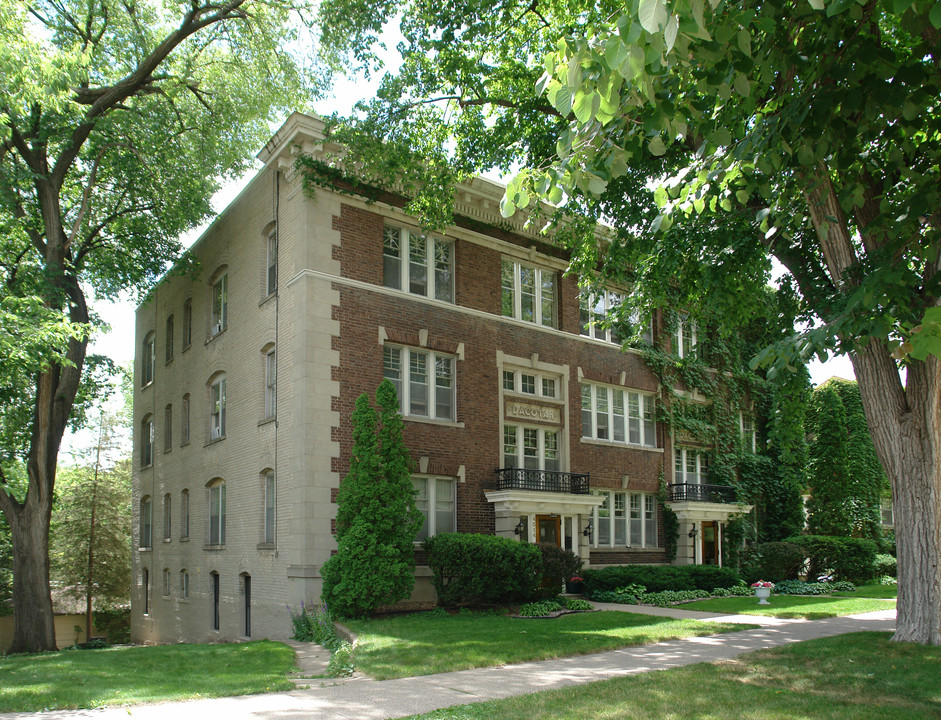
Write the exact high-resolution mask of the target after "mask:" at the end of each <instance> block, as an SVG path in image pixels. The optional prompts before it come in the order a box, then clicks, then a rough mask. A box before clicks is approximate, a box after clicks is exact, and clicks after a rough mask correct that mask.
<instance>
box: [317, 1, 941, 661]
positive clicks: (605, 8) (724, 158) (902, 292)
mask: <svg viewBox="0 0 941 720" xmlns="http://www.w3.org/2000/svg"><path fill="white" fill-rule="evenodd" d="M329 5H330V6H331V8H332V11H333V14H334V15H337V13H336V8H337V6H345V5H353V6H360V5H362V3H358V2H356V0H331V2H330V3H329ZM400 11H401V12H403V17H404V20H403V22H402V28H403V35H404V37H405V43H404V47H405V49H406V51H407V56H406V60H405V62H404V63H403V69H402V71H401V73H400V75H399V78H398V79H396V80H395V81H392V82H390V83H389V84H388V86H387V90H386V93H385V98H384V100H385V103H386V105H387V107H390V108H391V110H389V111H388V112H387V113H386V114H385V115H384V116H383V117H384V118H385V120H386V121H396V120H400V119H401V118H402V117H403V111H404V110H405V109H406V108H407V107H408V106H409V105H410V108H411V113H410V114H411V115H412V116H413V117H418V118H421V117H424V116H430V115H434V113H432V112H431V110H430V108H432V107H434V106H435V105H440V104H441V103H449V105H448V106H447V110H446V112H443V113H438V114H437V115H434V117H435V121H436V122H438V123H439V127H440V126H441V125H443V124H448V123H449V124H450V127H451V128H453V129H455V131H456V133H457V138H456V139H455V140H454V141H453V142H452V144H451V145H450V146H449V147H451V148H453V149H454V151H455V157H457V158H458V159H462V158H466V157H468V156H469V155H470V154H473V153H476V154H477V155H478V156H480V157H484V156H485V155H486V154H487V153H488V152H489V153H491V154H492V155H497V154H498V153H499V150H497V149H495V148H494V145H493V144H488V141H489V140H492V138H493V137H494V134H493V132H494V130H496V131H499V130H500V129H501V128H508V129H511V130H512V129H514V128H515V129H516V138H517V139H516V141H515V144H512V143H511V144H505V145H503V147H504V148H507V147H508V148H510V150H511V151H512V150H516V151H517V152H510V153H508V154H507V153H504V154H503V155H498V156H497V160H496V161H495V162H494V163H493V164H497V165H502V166H503V167H511V166H512V164H513V162H523V163H524V164H526V165H527V167H526V168H524V170H523V171H522V172H521V173H519V174H518V175H517V176H516V177H515V178H514V180H513V181H511V183H510V184H509V186H508V189H507V192H506V196H505V199H504V211H505V212H506V213H507V214H512V213H513V212H515V211H516V210H517V209H523V208H527V207H532V203H533V201H534V200H535V199H536V198H538V197H542V198H546V199H549V200H550V201H551V202H553V203H558V204H561V205H563V206H564V207H565V208H566V209H569V210H571V214H572V215H573V216H575V215H576V214H577V212H578V211H579V210H581V209H583V208H584V207H585V206H586V205H590V204H591V199H592V198H595V197H600V198H604V197H605V196H607V197H609V198H611V197H612V192H613V193H615V194H617V192H618V191H621V190H623V189H624V187H625V186H624V183H623V181H624V179H625V178H630V177H631V176H632V175H633V174H635V173H636V168H637V167H647V168H651V167H655V164H652V163H651V158H652V157H653V158H663V159H665V160H667V161H668V162H667V163H666V164H665V165H664V166H663V170H662V171H661V172H660V173H659V174H658V173H656V172H654V173H648V174H647V175H646V177H647V180H648V182H647V184H646V185H645V184H644V183H637V182H634V183H629V184H628V185H629V187H630V188H632V190H631V191H632V192H641V193H642V192H644V191H645V190H646V188H648V187H649V186H650V185H653V184H656V185H658V187H657V190H656V195H657V200H658V202H659V204H660V206H661V207H662V212H660V213H656V212H654V213H652V216H651V218H650V222H649V223H645V224H644V226H643V227H644V228H645V232H639V233H638V234H637V237H636V238H635V242H633V243H627V242H622V243H615V244H614V245H613V246H612V248H611V250H610V251H609V254H608V256H607V260H608V262H615V263H618V262H624V261H628V262H631V263H632V267H633V268H634V269H635V270H637V269H639V270H641V271H643V272H646V271H647V270H648V269H649V268H651V267H656V266H657V265H658V264H661V263H662V262H663V260H664V258H670V257H675V256H676V255H678V254H680V255H686V256H689V257H695V256H698V257H699V258H700V259H701V260H703V261H705V263H706V264H707V265H711V266H713V267H714V268H720V269H722V270H723V271H726V275H727V276H729V275H731V276H734V277H736V278H737V279H738V282H740V283H741V282H745V281H748V280H749V279H752V278H754V277H756V276H758V275H759V274H760V273H756V272H755V268H756V263H755V261H754V258H755V257H756V256H758V257H764V258H767V257H769V256H774V257H776V258H777V259H778V261H780V263H781V264H782V265H783V266H784V267H785V268H786V269H787V270H788V271H789V282H790V283H791V286H792V287H793V288H794V289H795V291H796V292H797V294H798V296H799V298H800V300H801V301H802V303H803V308H804V311H805V313H806V316H807V318H808V319H809V320H811V321H812V322H813V323H814V325H813V327H812V329H810V330H808V331H807V332H804V333H803V334H801V335H799V336H797V337H794V338H791V340H790V341H789V342H787V343H784V344H776V345H775V346H774V347H773V348H769V349H768V350H767V351H766V352H763V353H762V354H760V355H759V358H758V362H760V363H762V364H763V365H764V366H765V367H770V368H771V369H772V371H774V370H780V369H785V368H788V366H791V367H794V366H795V365H796V363H797V361H799V360H806V359H809V358H810V357H812V356H814V355H817V356H818V357H821V358H823V359H825V358H826V357H827V355H828V353H830V352H838V353H848V354H849V355H850V357H851V359H852V362H853V365H854V369H855V373H856V377H857V379H858V381H859V387H860V391H861V393H862V400H863V407H864V408H865V411H866V417H867V421H868V424H869V428H870V430H871V432H872V436H873V440H874V443H875V447H876V450H877V453H878V455H879V459H880V460H881V462H882V464H883V466H884V467H885V469H886V471H887V473H888V475H889V477H890V479H891V482H892V492H893V500H894V506H895V508H896V509H897V518H896V520H897V522H896V536H897V541H898V554H899V602H898V629H897V632H896V635H895V637H896V639H898V640H911V641H916V642H922V643H931V644H939V643H941V564H939V563H938V562H937V558H938V557H939V556H941V364H939V359H938V357H939V356H941V308H939V294H941V293H939V287H941V282H939V278H941V274H939V270H941V253H939V247H941V241H939V231H938V226H939V222H941V169H939V168H941V111H939V107H938V98H939V97H941V63H939V53H941V48H939V44H941V32H939V28H941V6H939V5H938V4H937V3H935V2H932V0H886V1H884V2H883V1H877V0H762V1H761V2H750V1H747V0H739V1H737V2H721V1H720V0H711V1H710V2H708V3H707V2H704V0H630V1H629V2H627V3H626V4H620V3H617V4H615V3H600V4H599V3H588V2H584V1H583V0H582V1H579V0H576V1H575V2H557V1H554V0H547V1H544V2H536V3H530V2H524V1H522V0H519V1H514V0H502V1H500V2H495V1H494V0H469V1H468V2H466V3H462V4H461V5H460V6H459V8H457V9H455V8H453V7H451V6H447V7H440V8H439V7H437V6H432V5H431V4H429V3H425V2H423V1H422V0H417V1H416V2H414V3H413V4H411V5H409V6H408V7H407V8H405V9H404V10H401V9H400ZM361 14H363V13H361ZM385 17H386V16H384V15H383V14H382V13H381V12H373V13H372V15H371V16H370V19H371V20H372V22H371V23H360V24H361V26H362V27H363V28H365V30H364V31H363V32H359V33H357V32H355V31H353V29H351V28H350V27H346V26H343V21H342V19H341V20H340V21H339V22H340V25H339V28H340V32H342V33H343V34H344V37H345V39H346V42H347V43H348V44H349V46H350V47H351V48H352V49H353V51H354V53H356V54H358V55H359V56H361V57H362V56H368V50H367V49H368V46H369V42H370V41H371V40H372V39H373V38H372V37H371V35H370V33H373V32H374V31H375V29H376V28H378V27H380V26H381V20H382V19H385ZM334 39H336V38H334ZM421 50H425V52H424V58H423V57H422V56H421V54H420V51H421ZM537 75H541V77H539V78H538V79H537V77H536V76H537ZM533 82H535V91H533V90H527V88H526V85H527V83H533ZM530 87H532V86H530ZM396 92H397V93H398V97H395V93H396ZM476 108H487V109H488V110H489V111H490V114H489V115H485V114H483V113H476V112H474V110H475V109H476ZM507 108H512V112H510V113H501V112H500V111H501V109H507ZM377 117H378V115H377ZM397 127H401V124H398V125H397ZM367 129H369V130H376V129H379V131H380V132H382V133H385V137H387V138H391V139H393V140H396V139H399V137H400V136H399V135H397V132H399V131H398V130H396V131H388V130H386V129H385V128H383V127H378V125H377V126H376V127H372V128H367ZM544 130H547V132H543V131H544ZM440 134H441V133H440V132H439V133H438V134H435V133H432V132H426V133H425V134H424V135H423V136H419V137H418V138H417V140H418V141H419V145H418V146H419V147H423V146H424V147H427V146H428V145H429V144H430V143H433V142H436V141H437V140H438V138H439V136H440ZM509 136H510V133H507V134H506V135H504V139H506V138H508V137H509ZM405 139H408V140H415V139H416V137H415V135H414V133H413V134H412V135H411V137H407V138H405ZM481 146H483V147H481ZM455 167H456V168H457V171H458V172H464V171H466V170H467V167H465V166H462V165H461V164H460V163H458V164H457V165H456V166H455ZM725 213H728V214H730V215H731V214H742V215H744V216H746V217H748V218H750V219H751V220H753V221H754V223H755V225H756V226H758V225H760V232H754V233H752V234H751V235H744V234H742V233H734V234H731V235H726V234H724V233H722V232H714V233H711V234H709V233H706V234H699V235H692V234H688V233H686V232H683V233H681V234H679V235H677V234H676V233H675V232H674V230H675V227H676V225H682V226H688V223H689V218H690V217H695V218H698V221H700V222H701V221H702V220H703V219H704V218H721V217H723V215H724V214H725ZM713 222H721V220H713ZM671 226H672V227H671ZM635 229H637V230H638V231H640V230H641V229H642V228H641V226H640V225H639V224H637V225H635ZM756 229H757V228H756ZM688 241H692V243H689V242H688ZM678 245H679V246H680V247H678ZM584 247H588V246H587V245H586V246H584ZM736 266H737V267H736ZM757 267H764V266H763V265H762V264H761V263H759V264H758V265H757ZM729 271H730V272H729ZM711 275H712V277H716V276H717V273H716V272H712V273H711ZM692 279H693V280H695V277H693V278H692ZM685 284H686V285H687V287H690V286H689V284H688V283H685ZM725 286H726V287H729V288H732V287H734V283H731V284H729V283H725ZM703 287H704V285H702V284H699V285H696V284H694V285H692V286H691V292H692V293H693V294H694V295H695V293H696V292H697V291H699V290H701V289H702V288H703ZM733 310H734V308H733ZM900 362H901V363H903V364H904V366H905V368H904V370H905V380H904V382H903V379H902V374H901V373H900V367H899V363H900Z"/></svg>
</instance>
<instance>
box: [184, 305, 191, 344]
mask: <svg viewBox="0 0 941 720" xmlns="http://www.w3.org/2000/svg"><path fill="white" fill-rule="evenodd" d="M192 344H193V301H192V300H189V299H187V300H186V302H184V303H183V349H184V350H186V348H188V347H189V346H190V345H192Z"/></svg>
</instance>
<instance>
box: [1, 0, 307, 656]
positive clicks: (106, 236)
mask: <svg viewBox="0 0 941 720" xmlns="http://www.w3.org/2000/svg"><path fill="white" fill-rule="evenodd" d="M309 12H310V8H309V7H308V3H307V1H306V0H160V1H158V0H0V272H2V274H3V283H2V284H0V312H2V315H0V319H2V320H3V322H2V323H0V325H2V330H3V335H2V337H0V348H2V352H3V355H4V359H3V364H2V375H3V385H4V387H3V393H4V398H3V399H4V402H3V404H2V405H0V437H2V440H3V443H2V447H0V509H2V510H3V513H4V515H5V517H6V519H7V522H8V523H9V525H10V529H11V532H12V538H13V547H14V563H13V565H14V566H13V582H14V612H15V616H16V630H15V636H14V640H13V648H12V649H13V650H14V651H37V650H54V649H55V637H54V632H53V623H52V604H51V601H50V594H49V559H48V532H49V522H50V512H51V508H52V499H53V490H54V483H55V474H56V460H57V455H58V451H59V445H60V442H61V440H62V435H63V432H64V430H65V428H66V424H67V423H68V421H69V418H70V416H71V415H73V410H74V408H75V407H76V395H77V393H78V392H79V390H80V386H81V383H82V379H83V376H84V375H85V374H86V371H87V365H88V359H87V358H86V347H87V343H88V338H89V332H90V329H91V326H92V325H93V323H94V317H93V315H92V313H91V312H90V310H89V303H88V299H87V292H88V289H89V288H94V290H95V293H96V295H97V296H98V297H109V296H113V295H115V294H116V293H117V292H118V291H120V290H121V289H124V288H129V287H139V288H144V289H146V287H147V286H148V284H149V283H151V282H152V281H153V280H154V278H156V277H157V276H159V275H160V274H161V273H162V272H163V271H164V270H165V269H166V267H167V266H168V264H169V263H171V261H174V260H176V259H177V258H178V256H179V254H180V250H181V247H180V245H179V242H178V240H177V238H178V237H179V236H180V234H181V233H182V232H183V231H185V230H187V229H189V228H192V227H194V225H196V224H197V223H199V222H200V221H202V220H204V219H205V218H206V217H207V216H208V214H209V212H210V206H209V199H210V197H211V195H212V192H213V191H214V190H215V189H216V187H217V185H218V182H219V180H220V178H221V177H222V176H224V175H229V174H234V173H238V172H240V171H241V170H243V169H244V168H245V167H246V165H247V163H248V162H250V157H251V152H252V151H254V150H255V149H257V147H258V145H259V144H260V142H262V140H263V139H264V138H265V137H266V136H267V135H268V134H270V123H271V122H272V120H273V119H274V118H275V117H276V116H277V115H278V114H280V113H282V112H284V111H285V110H288V109H296V108H299V107H303V106H304V104H305V102H306V101H308V100H309V99H310V97H311V94H312V91H313V90H314V89H316V87H317V86H319V83H320V80H319V78H318V77H316V76H315V75H314V74H313V72H312V70H311V68H312V67H313V64H312V63H311V61H310V59H309V57H308V56H306V55H304V56H302V55H301V54H300V53H299V52H298V50H297V49H298V48H300V47H303V46H304V45H303V44H302V43H300V42H299V40H300V39H301V33H302V32H303V31H305V30H307V29H308V28H309V27H310V26H309V25H308V22H309V18H308V17H307V15H308V14H309ZM21 338H23V339H25V340H26V341H27V342H25V343H24V345H25V350H24V351H22V352H21V351H20V344H21ZM11 348H13V349H14V350H15V352H12V351H10V349H11ZM8 380H9V382H8ZM14 458H21V459H22V460H23V461H24V462H25V465H26V470H27V477H28V487H27V490H26V493H25V495H22V496H18V495H16V494H13V493H11V492H8V491H7V480H6V476H5V472H6V470H7V468H8V467H10V463H11V462H12V460H13V459H14Z"/></svg>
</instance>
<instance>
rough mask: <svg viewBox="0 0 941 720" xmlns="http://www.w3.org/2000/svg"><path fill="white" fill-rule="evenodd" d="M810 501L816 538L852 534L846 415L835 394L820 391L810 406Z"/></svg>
mask: <svg viewBox="0 0 941 720" xmlns="http://www.w3.org/2000/svg"><path fill="white" fill-rule="evenodd" d="M811 411H812V415H813V425H812V427H813V429H814V439H813V442H812V443H811V445H810V485H811V488H810V489H811V497H810V502H809V503H808V507H807V510H808V513H807V524H808V526H809V529H810V532H811V533H813V534H816V535H839V536H848V535H850V533H851V530H852V523H851V518H850V512H849V496H850V493H849V483H848V480H847V459H846V411H845V410H844V408H843V401H842V400H840V396H839V395H838V394H837V392H836V390H834V389H833V388H832V387H829V386H827V385H822V386H821V387H819V388H817V391H816V392H815V393H814V397H813V401H812V403H811Z"/></svg>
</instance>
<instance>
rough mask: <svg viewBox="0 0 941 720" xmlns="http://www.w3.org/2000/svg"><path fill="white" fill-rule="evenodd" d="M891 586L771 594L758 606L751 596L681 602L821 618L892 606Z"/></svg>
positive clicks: (691, 607)
mask: <svg viewBox="0 0 941 720" xmlns="http://www.w3.org/2000/svg"><path fill="white" fill-rule="evenodd" d="M895 593H896V586H895V585H861V586H859V587H858V588H856V590H854V591H848V592H834V593H833V594H832V595H813V596H805V595H773V594H772V596H771V598H770V600H769V602H770V603H771V604H770V605H759V604H758V599H757V598H755V597H754V596H752V597H729V598H711V599H709V600H697V601H695V602H691V603H684V604H683V605H682V607H683V608H684V609H686V610H701V611H703V612H716V613H730V614H736V615H773V616H774V617H780V618H805V619H807V620H821V619H823V618H828V617H836V616H838V615H855V614H857V613H863V612H872V611H874V610H891V609H892V608H894V607H895Z"/></svg>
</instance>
